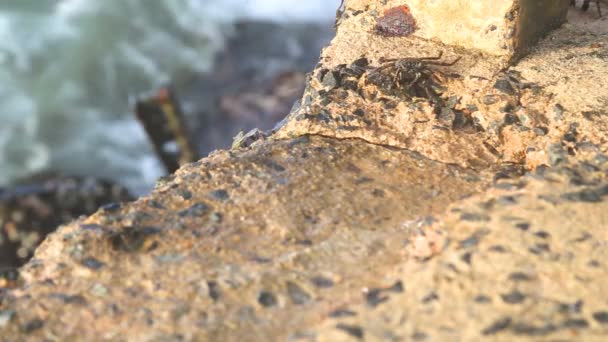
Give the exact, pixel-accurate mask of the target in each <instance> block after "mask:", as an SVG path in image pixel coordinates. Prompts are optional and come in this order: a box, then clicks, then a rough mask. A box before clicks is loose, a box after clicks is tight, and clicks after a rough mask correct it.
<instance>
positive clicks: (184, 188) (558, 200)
mask: <svg viewBox="0 0 608 342" xmlns="http://www.w3.org/2000/svg"><path fill="white" fill-rule="evenodd" d="M363 3H368V4H376V5H377V3H379V2H375V1H374V2H371V1H366V2H364V1H362V0H361V1H350V2H347V4H346V9H345V11H344V13H343V16H342V19H341V20H340V26H339V28H338V31H337V35H336V37H335V39H334V41H333V42H332V44H331V45H330V46H329V47H328V48H326V49H325V50H324V51H323V52H322V56H321V63H320V64H319V65H318V66H317V67H316V68H315V70H313V72H312V73H311V75H310V76H309V79H308V82H307V90H306V91H305V94H304V97H303V98H302V100H301V101H300V103H299V106H296V108H294V110H293V111H292V112H291V113H290V114H289V116H288V118H287V119H286V120H285V122H284V124H283V125H282V126H281V128H280V129H279V130H278V131H277V132H275V133H274V134H273V135H271V136H269V137H265V136H264V135H263V134H260V135H256V137H258V139H259V140H257V141H254V142H253V143H251V144H250V143H248V144H247V145H250V146H248V147H245V148H236V149H233V150H230V151H220V152H217V153H215V154H213V155H211V156H209V157H208V158H205V159H203V160H201V161H199V162H196V163H193V164H189V165H187V166H185V167H182V168H181V169H180V170H178V171H177V173H176V174H175V175H174V176H172V177H170V178H168V179H165V180H163V181H161V182H159V184H158V186H157V188H156V189H155V190H154V192H153V193H152V194H151V195H149V196H147V197H144V198H141V199H139V200H137V201H135V202H133V203H129V204H125V205H123V206H120V207H112V208H107V209H105V210H100V211H99V212H97V213H96V214H94V215H93V216H91V217H89V218H83V219H81V220H79V221H76V222H73V223H71V224H69V225H66V226H64V227H62V228H60V229H59V230H58V231H57V232H56V233H54V234H52V235H51V236H50V237H49V238H48V239H47V240H46V241H45V242H44V243H43V244H42V245H41V246H40V247H39V249H38V250H37V252H36V255H35V257H34V259H33V260H32V261H30V262H29V263H28V264H27V265H26V266H24V267H23V268H22V269H21V279H20V285H19V286H18V287H17V288H14V289H11V290H6V291H4V292H1V293H0V336H2V339H5V340H27V339H32V340H44V339H46V340H91V339H109V340H144V341H164V340H169V341H172V340H201V341H269V340H290V341H298V340H304V341H351V340H354V341H356V340H369V341H376V340H391V341H393V340H394V341H410V340H416V341H417V340H429V341H451V340H463V341H478V340H508V341H516V340H535V341H536V340H573V339H580V340H585V341H586V340H603V339H605V338H606V335H607V334H608V330H607V327H608V302H606V300H605V299H604V298H603V295H602V294H604V293H608V288H606V285H605V284H606V280H607V279H608V266H607V265H608V255H607V253H608V252H607V249H606V248H605V245H606V243H607V242H608V241H607V238H608V236H607V235H606V229H607V228H608V155H607V154H606V151H607V150H608V142H607V136H608V135H607V129H608V126H607V123H608V112H607V111H606V108H607V104H608V90H607V89H608V84H607V83H608V77H605V75H608V63H607V62H608V52H607V51H608V50H606V49H607V48H608V24H607V22H605V21H603V22H597V21H593V20H592V19H591V18H590V17H588V16H586V15H585V14H582V13H579V12H578V10H576V9H573V10H572V12H571V13H570V16H569V20H570V23H569V24H566V25H565V26H563V27H562V28H560V29H559V30H557V31H554V32H553V33H551V34H550V36H549V37H547V38H546V39H545V40H543V41H542V42H541V43H540V44H539V45H538V46H537V47H536V48H535V49H534V50H533V51H532V53H531V54H530V55H529V56H527V57H526V58H525V59H523V60H521V61H520V62H519V63H518V64H517V65H514V66H510V67H507V68H505V67H504V61H503V60H500V59H497V58H496V57H493V56H490V55H487V54H483V53H480V52H478V51H473V50H465V49H462V48H460V47H453V46H445V45H442V44H440V43H437V42H432V41H427V40H422V39H420V38H415V37H412V36H407V37H400V36H398V37H386V36H382V35H379V34H377V33H376V32H375V31H374V30H373V27H372V29H371V30H367V29H365V28H366V27H368V26H369V25H372V26H373V25H375V21H374V22H372V21H367V19H366V20H361V18H368V17H370V16H373V13H371V12H372V11H374V8H375V7H373V6H371V5H370V7H369V8H367V9H365V8H363V9H358V10H361V11H364V12H360V13H358V14H357V13H356V11H355V10H354V9H355V7H353V6H355V5H357V4H363ZM391 4H392V3H391ZM408 4H409V3H408ZM357 6H358V5H357ZM356 8H358V7H356ZM411 9H412V13H413V14H414V17H416V14H415V11H414V9H415V6H414V2H412V4H411ZM378 13H380V12H378ZM366 25H368V26H366ZM440 52H443V53H440ZM429 57H430V58H429ZM454 61H456V62H454ZM453 62H454V63H453ZM238 146H241V145H237V147H238Z"/></svg>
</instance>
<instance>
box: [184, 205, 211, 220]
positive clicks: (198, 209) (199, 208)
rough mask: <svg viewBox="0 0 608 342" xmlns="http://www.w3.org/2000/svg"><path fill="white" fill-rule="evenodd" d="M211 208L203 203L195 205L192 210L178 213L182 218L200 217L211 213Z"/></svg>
mask: <svg viewBox="0 0 608 342" xmlns="http://www.w3.org/2000/svg"><path fill="white" fill-rule="evenodd" d="M209 209H210V208H209V206H208V205H206V204H205V203H203V202H198V203H195V204H193V205H192V206H191V207H190V208H188V209H184V210H182V211H180V212H179V213H178V215H179V216H181V217H200V216H204V215H205V214H207V213H208V212H209Z"/></svg>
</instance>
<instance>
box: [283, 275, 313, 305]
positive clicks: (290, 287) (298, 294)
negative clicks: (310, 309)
mask: <svg viewBox="0 0 608 342" xmlns="http://www.w3.org/2000/svg"><path fill="white" fill-rule="evenodd" d="M287 294H288V295H289V298H291V301H292V302H293V303H294V304H296V305H302V304H305V303H306V302H308V301H310V295H309V294H308V293H307V292H306V291H304V289H302V288H301V287H300V286H299V285H298V284H296V283H294V282H291V281H288V282H287Z"/></svg>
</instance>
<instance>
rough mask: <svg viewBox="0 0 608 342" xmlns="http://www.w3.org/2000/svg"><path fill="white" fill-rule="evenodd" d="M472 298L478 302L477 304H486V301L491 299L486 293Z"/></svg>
mask: <svg viewBox="0 0 608 342" xmlns="http://www.w3.org/2000/svg"><path fill="white" fill-rule="evenodd" d="M473 300H474V301H475V303H479V304H487V303H491V302H492V299H491V298H490V297H488V296H486V295H478V296H476V297H475V298H473Z"/></svg>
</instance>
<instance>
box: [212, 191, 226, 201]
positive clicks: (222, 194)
mask: <svg viewBox="0 0 608 342" xmlns="http://www.w3.org/2000/svg"><path fill="white" fill-rule="evenodd" d="M209 197H211V198H213V199H214V200H218V201H225V200H227V199H229V198H230V195H228V192H227V191H226V190H223V189H218V190H213V191H211V192H210V193H209Z"/></svg>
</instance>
